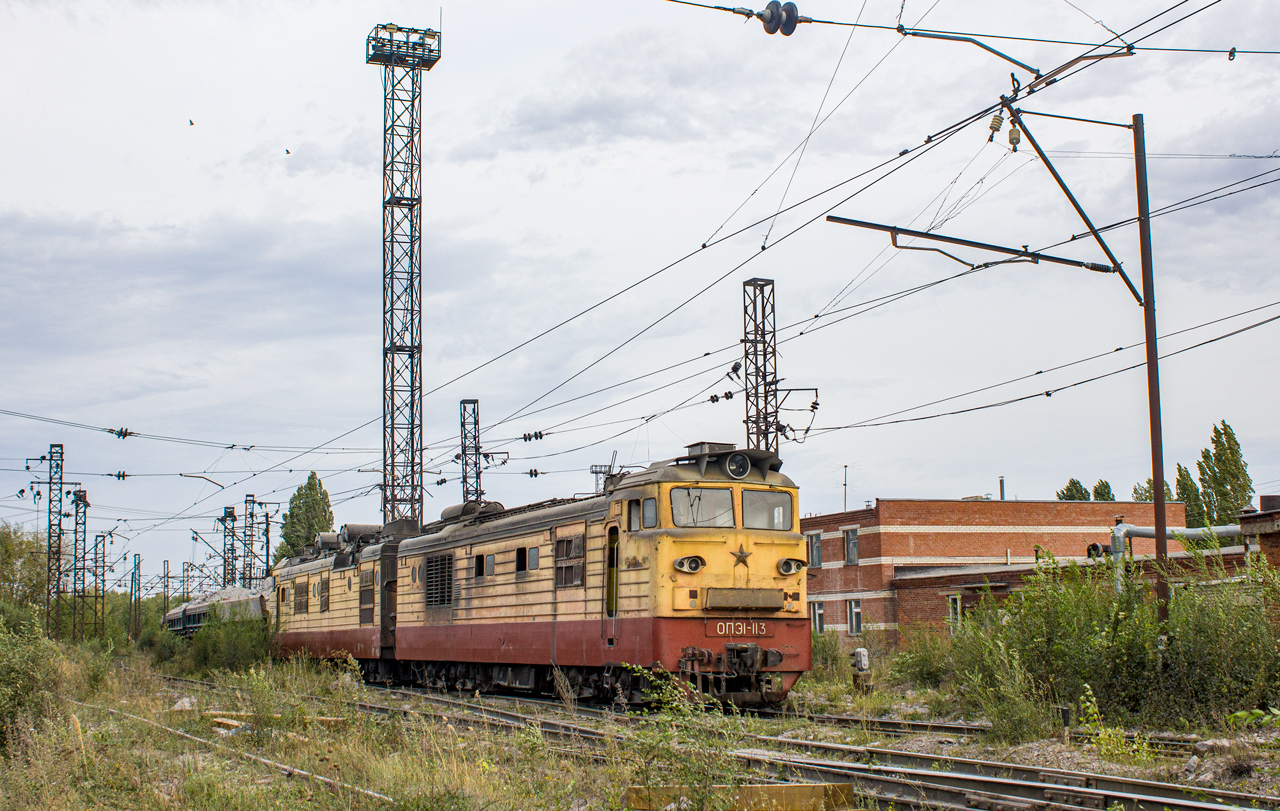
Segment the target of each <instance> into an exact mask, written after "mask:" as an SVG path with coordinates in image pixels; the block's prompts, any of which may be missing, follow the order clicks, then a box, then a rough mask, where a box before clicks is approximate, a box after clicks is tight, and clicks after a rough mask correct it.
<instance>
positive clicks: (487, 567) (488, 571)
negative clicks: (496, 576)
mask: <svg viewBox="0 0 1280 811" xmlns="http://www.w3.org/2000/svg"><path fill="white" fill-rule="evenodd" d="M493 564H494V556H493V555H485V556H484V576H485V577H492V576H493Z"/></svg>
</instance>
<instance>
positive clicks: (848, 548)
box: [844, 527, 858, 566]
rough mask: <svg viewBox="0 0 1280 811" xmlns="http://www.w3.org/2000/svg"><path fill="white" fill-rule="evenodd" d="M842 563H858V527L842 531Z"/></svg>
mask: <svg viewBox="0 0 1280 811" xmlns="http://www.w3.org/2000/svg"><path fill="white" fill-rule="evenodd" d="M844 565H845V566H857V565H858V528H857V527H853V528H852V529H846V530H845V531H844Z"/></svg>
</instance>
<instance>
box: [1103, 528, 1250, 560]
mask: <svg viewBox="0 0 1280 811" xmlns="http://www.w3.org/2000/svg"><path fill="white" fill-rule="evenodd" d="M1240 535H1241V532H1240V526H1239V525H1238V524H1229V525H1227V526H1222V527H1194V528H1191V529H1188V528H1186V527H1168V528H1166V529H1165V538H1166V539H1168V538H1172V539H1173V540H1175V541H1177V540H1183V539H1187V540H1202V541H1204V540H1210V539H1215V540H1216V539H1218V538H1238V537H1240ZM1154 537H1156V530H1155V527H1135V526H1134V525H1133V524H1116V525H1115V526H1114V527H1113V528H1112V529H1111V554H1112V555H1123V554H1124V552H1125V546H1126V544H1125V539H1126V538H1154Z"/></svg>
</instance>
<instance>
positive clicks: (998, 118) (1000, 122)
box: [987, 113, 1004, 143]
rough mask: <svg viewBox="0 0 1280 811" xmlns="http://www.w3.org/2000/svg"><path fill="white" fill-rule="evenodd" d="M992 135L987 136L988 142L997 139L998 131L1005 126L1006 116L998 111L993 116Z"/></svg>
mask: <svg viewBox="0 0 1280 811" xmlns="http://www.w3.org/2000/svg"><path fill="white" fill-rule="evenodd" d="M990 126H991V137H989V138H987V143H991V142H992V141H994V140H995V139H996V133H997V132H999V131H1000V128H1001V127H1003V126H1004V116H1002V115H1000V114H999V113H996V114H995V115H993V116H991V125H990Z"/></svg>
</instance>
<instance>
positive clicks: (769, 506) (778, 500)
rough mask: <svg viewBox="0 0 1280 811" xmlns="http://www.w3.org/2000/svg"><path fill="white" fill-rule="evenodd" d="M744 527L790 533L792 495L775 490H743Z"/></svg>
mask: <svg viewBox="0 0 1280 811" xmlns="http://www.w3.org/2000/svg"><path fill="white" fill-rule="evenodd" d="M742 525H743V526H744V527H746V528H747V529H773V530H780V531H782V532H790V531H791V494H790V493H779V492H777V491H775V490H743V491H742Z"/></svg>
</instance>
